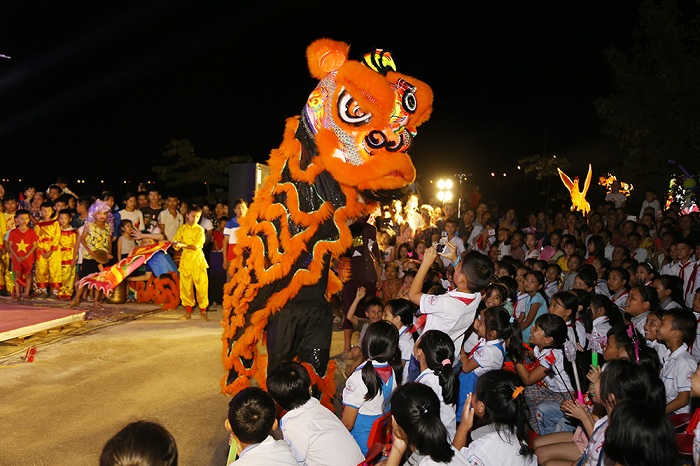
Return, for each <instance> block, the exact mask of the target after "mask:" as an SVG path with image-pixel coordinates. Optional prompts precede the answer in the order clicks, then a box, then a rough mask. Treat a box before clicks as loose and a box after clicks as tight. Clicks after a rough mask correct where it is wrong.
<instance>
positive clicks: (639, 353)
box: [7, 190, 700, 466]
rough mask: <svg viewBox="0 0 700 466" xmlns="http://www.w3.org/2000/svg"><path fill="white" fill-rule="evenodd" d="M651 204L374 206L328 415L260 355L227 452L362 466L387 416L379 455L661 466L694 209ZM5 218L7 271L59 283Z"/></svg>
mask: <svg viewBox="0 0 700 466" xmlns="http://www.w3.org/2000/svg"><path fill="white" fill-rule="evenodd" d="M654 201H655V194H654V193H653V191H651V190H650V191H649V192H648V193H647V196H646V201H645V202H646V205H645V207H644V208H643V210H642V211H641V212H640V215H639V216H638V217H637V216H636V215H635V216H634V217H631V216H628V212H627V211H626V210H625V208H624V207H620V208H618V207H615V202H614V201H612V200H608V201H605V202H603V203H601V204H600V205H599V206H595V208H594V210H593V211H592V212H591V213H590V214H589V215H588V216H586V217H583V216H582V215H580V214H578V213H576V212H558V213H555V214H548V213H533V214H532V215H529V216H527V217H523V218H518V215H517V212H515V211H513V210H512V209H511V210H509V211H508V212H507V215H504V217H503V218H502V219H499V218H497V217H496V216H495V215H492V213H491V212H489V209H488V206H486V205H485V204H481V205H479V206H477V208H476V209H475V210H473V211H470V210H467V211H465V212H460V213H458V212H457V211H456V208H455V206H454V205H451V204H447V205H445V206H444V208H443V209H438V208H434V207H433V206H429V205H422V206H421V207H420V208H418V205H419V204H418V203H417V202H416V200H415V199H413V200H411V201H410V202H409V203H408V204H407V205H408V206H412V207H409V208H408V209H403V210H402V209H401V206H400V203H392V205H391V206H386V209H385V210H384V211H382V212H378V213H377V215H376V216H375V217H374V219H373V220H374V222H375V225H376V230H377V238H378V240H377V241H376V244H377V245H378V247H379V252H380V254H378V255H376V257H373V258H374V259H375V260H376V261H377V270H378V272H377V280H376V282H375V283H372V287H371V289H370V288H367V287H366V286H364V285H362V286H357V287H356V288H353V289H352V293H351V294H350V293H346V295H347V296H345V298H346V300H347V302H346V303H344V305H345V307H346V313H345V315H344V316H343V320H344V322H342V323H341V326H342V328H344V329H345V330H346V331H347V332H348V333H349V334H350V335H352V332H353V331H359V332H360V335H359V340H358V345H357V346H355V347H352V346H350V345H349V343H348V345H347V347H346V348H344V351H343V354H342V355H340V356H339V357H338V360H339V365H340V366H341V367H343V368H344V372H345V375H346V380H345V384H344V387H343V389H342V395H341V398H342V405H343V407H342V412H338V413H333V412H331V411H328V410H326V408H324V407H322V406H321V405H320V404H319V402H318V401H317V400H316V399H315V398H313V397H312V396H311V393H312V392H311V380H310V378H309V377H308V374H307V373H306V370H305V369H304V367H303V366H301V365H299V364H297V363H292V362H285V363H282V364H280V365H278V366H274V367H270V368H269V369H268V380H267V387H266V390H262V389H260V388H248V389H245V390H243V391H241V392H240V393H238V394H237V395H236V396H235V397H234V398H233V399H232V400H231V403H230V410H229V418H228V421H227V426H228V427H229V428H230V430H231V432H232V435H231V437H232V451H233V452H234V453H233V454H232V455H231V457H230V461H231V462H234V460H235V462H234V464H295V463H296V464H309V465H313V464H338V465H344V464H347V465H357V464H361V463H362V462H363V461H364V458H365V455H367V454H369V453H370V452H371V450H372V446H373V445H371V444H370V443H369V442H370V438H371V436H370V433H371V431H372V428H373V427H374V426H375V425H376V423H377V422H379V421H381V420H382V419H384V418H385V417H386V416H387V415H390V417H391V420H392V423H391V424H392V426H393V427H392V432H391V434H392V435H391V440H390V442H389V445H388V446H385V448H384V450H383V451H382V453H381V455H379V456H380V458H381V461H383V462H385V464H386V465H401V464H420V465H438V464H439V465H473V464H474V465H501V464H516V465H528V466H530V465H536V464H541V465H545V464H546V465H558V464H581V465H593V464H621V465H672V464H676V463H677V461H678V458H679V457H680V454H681V453H680V452H679V451H678V449H677V446H676V443H675V434H674V424H673V422H674V420H675V419H676V417H674V416H678V415H683V414H686V413H690V412H691V411H693V410H694V409H696V397H700V382H699V380H700V372H698V361H700V329H698V319H699V318H700V279H699V278H698V276H699V275H700V261H697V262H696V258H698V259H700V221H698V214H697V213H687V212H682V211H681V210H680V208H679V206H677V205H674V204H672V205H670V206H669V207H668V208H666V209H665V210H662V209H661V206H660V204H659V202H658V200H656V202H654ZM127 212H128V211H127ZM635 214H636V212H635ZM129 215H133V214H129V213H127V214H126V216H127V217H128V216H129ZM198 216H199V210H198V209H197V208H190V209H188V211H187V212H185V217H186V222H183V223H184V226H183V227H181V228H182V229H180V230H178V231H177V234H176V235H175V237H174V238H173V241H174V242H175V244H176V245H177V246H179V247H182V248H184V249H185V251H184V253H183V256H182V257H183V259H182V260H181V264H182V263H183V260H184V258H185V255H184V254H185V253H187V254H189V252H190V251H192V252H195V251H197V255H196V257H195V256H193V257H192V259H191V260H190V259H188V260H187V261H186V262H187V263H189V262H191V263H192V264H195V265H193V268H205V267H206V264H207V263H206V261H203V258H202V256H200V255H199V254H200V253H201V250H202V246H203V242H204V241H205V239H203V238H205V236H206V233H203V230H202V231H200V228H202V227H199V228H196V227H197V226H199V225H198V220H199V219H198ZM14 217H15V218H16V224H17V225H16V226H17V228H15V229H13V232H12V234H10V235H8V238H7V241H8V243H7V244H8V250H11V251H12V255H11V260H12V261H13V267H14V264H15V262H16V263H17V266H16V269H14V270H18V271H20V274H19V275H20V276H26V275H27V273H24V274H22V271H27V270H32V268H34V269H35V270H36V271H37V272H35V274H36V275H35V277H36V278H35V281H37V283H38V284H39V285H40V286H41V285H43V284H46V287H47V288H52V289H53V287H60V284H59V282H55V281H52V279H51V262H50V257H51V250H52V248H54V247H56V249H55V251H58V250H59V249H60V246H58V243H57V245H56V246H53V245H51V244H50V242H48V241H44V242H41V241H39V237H40V234H45V231H47V230H46V229H44V230H41V231H38V230H37V231H35V233H34V235H33V236H32V233H28V232H29V231H33V230H31V228H29V224H30V223H32V222H34V224H35V225H39V224H40V223H42V222H45V221H47V220H46V219H44V217H36V216H32V215H31V214H30V213H29V212H27V213H22V214H19V213H18V214H16V215H15V216H14ZM48 218H51V216H50V215H49V216H48ZM97 218H99V217H97ZM122 219H124V217H122ZM129 220H131V222H132V228H133V225H134V220H133V219H131V218H129ZM525 220H526V221H525ZM103 221H104V220H103ZM136 221H140V220H136ZM143 222H144V223H148V221H147V220H146V218H144V220H143ZM64 223H65V221H64V222H62V223H60V224H59V225H61V228H62V225H63V224H64ZM107 223H109V222H108V221H107ZM223 223H225V222H223ZM100 225H102V224H101V223H98V224H97V226H98V227H100ZM124 225H125V227H124V229H125V230H127V231H128V228H129V227H128V223H124ZM235 225H238V223H236V224H235ZM235 225H234V226H233V228H235ZM61 228H59V229H58V230H59V231H60V230H61ZM15 230H16V233H15V232H14V231H15ZM190 230H191V231H190ZM90 231H92V230H87V233H86V230H83V233H82V234H81V236H80V238H79V239H78V241H79V242H80V243H81V244H82V243H86V244H87V245H90V244H91V243H90V241H88V240H85V239H84V238H85V237H86V235H89V234H90ZM223 231H231V230H223ZM42 232H44V233H42ZM21 235H29V236H32V237H31V238H24V237H23V236H21ZM108 236H109V235H108ZM110 238H111V236H110ZM94 242H95V243H96V240H95V241H94ZM229 242H232V243H235V238H233V239H229V241H227V243H226V244H228V243H229ZM124 243H128V237H127V239H126V240H122V241H121V242H120V246H119V248H120V251H119V252H120V253H122V251H121V248H122V247H123V246H124ZM19 245H28V246H25V247H23V248H20V247H19ZM40 245H41V248H43V249H41V251H43V252H41V253H40V254H38V255H37V254H35V252H36V251H32V248H35V250H39V249H40ZM129 247H130V246H129V245H128V244H127V245H126V249H128V248H129ZM109 251H110V250H109V249H108V252H109ZM47 252H48V254H47ZM86 252H87V253H88V257H89V256H90V251H86ZM30 256H31V257H30ZM35 257H36V259H34V258H35ZM39 257H42V264H43V265H41V273H39V272H38V270H39ZM26 261H36V264H33V263H31V262H26ZM25 262H26V263H25ZM45 270H48V277H49V278H48V279H45V276H46V275H45V273H44V271H45ZM180 273H181V275H182V274H183V271H182V270H181V271H180ZM195 275H196V274H193V275H192V276H191V277H190V278H188V279H187V280H184V282H185V283H189V285H188V286H189V287H190V288H189V289H188V291H187V292H185V293H182V294H183V302H184V303H185V305H186V306H190V307H188V308H187V309H188V315H189V312H191V309H192V308H194V306H195V305H198V306H199V308H200V310H202V309H205V308H206V305H207V295H206V292H203V291H204V290H203V289H204V288H205V287H204V285H203V284H202V283H201V282H199V283H198V279H199V278H201V277H199V278H198V277H197V276H195ZM205 275H206V272H205ZM16 276H17V274H16V275H15V277H16ZM25 278H26V277H25ZM40 280H41V281H40ZM18 285H21V286H23V287H24V288H21V289H22V290H29V289H31V287H30V286H29V285H27V282H26V281H25V282H21V283H18ZM192 288H194V290H196V293H197V299H196V300H195V299H194V291H193V290H192ZM18 289H19V288H18ZM370 290H371V291H370ZM374 290H376V292H375V291H374ZM346 291H348V290H346ZM205 316H206V314H205V313H204V312H203V318H204V317H205ZM697 438H698V439H699V440H698V445H697V446H696V448H695V450H696V451H700V431H698V432H697ZM329 446H330V448H329ZM696 456H697V454H696ZM236 458H238V459H236ZM373 461H374V460H373ZM688 461H690V460H688ZM693 461H694V463H693V464H695V463H696V462H697V461H698V458H697V457H696V458H695V459H694V460H693Z"/></svg>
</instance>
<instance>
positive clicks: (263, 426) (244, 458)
mask: <svg viewBox="0 0 700 466" xmlns="http://www.w3.org/2000/svg"><path fill="white" fill-rule="evenodd" d="M275 412H276V409H275V401H274V400H273V399H272V396H270V394H269V393H266V392H265V391H264V390H263V389H261V388H257V387H248V388H246V389H243V390H241V391H240V392H238V394H237V395H236V396H234V397H233V399H232V400H231V401H230V402H229V404H228V419H226V424H225V425H226V429H227V430H229V431H231V432H232V433H233V439H232V442H236V444H237V447H238V448H237V451H238V459H237V460H236V461H234V462H231V463H229V466H245V465H250V466H259V465H264V464H270V465H272V464H274V465H280V466H298V463H297V460H296V459H295V458H294V455H292V452H291V450H290V449H289V445H287V444H286V443H285V441H284V440H275V439H274V438H272V436H271V435H270V432H271V431H273V430H275V429H277V419H276V418H275Z"/></svg>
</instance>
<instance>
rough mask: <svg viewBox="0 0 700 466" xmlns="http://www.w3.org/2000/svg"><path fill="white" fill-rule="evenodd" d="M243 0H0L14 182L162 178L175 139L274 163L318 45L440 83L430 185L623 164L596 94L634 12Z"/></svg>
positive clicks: (427, 141) (2, 115)
mask: <svg viewBox="0 0 700 466" xmlns="http://www.w3.org/2000/svg"><path fill="white" fill-rule="evenodd" d="M241 3H243V2H233V1H230V0H214V1H196V2H186V1H181V0H171V1H157V0H153V1H143V2H123V1H121V2H115V1H100V2H94V1H90V2H87V1H82V0H80V1H79V0H76V1H69V2H38V1H30V0H3V1H2V2H1V3H0V54H5V55H9V56H11V57H12V59H11V60H4V59H0V108H1V109H2V111H1V112H0V154H2V160H3V162H4V170H3V173H2V178H11V179H12V180H16V179H18V178H23V179H24V181H26V180H29V181H32V182H35V183H37V184H41V183H44V182H46V183H48V182H49V181H52V179H51V178H52V177H53V176H54V174H55V173H57V171H56V170H58V171H59V172H62V173H65V174H68V175H69V176H71V177H73V178H87V179H99V178H104V179H106V180H109V181H108V182H110V183H111V182H112V180H123V179H128V180H131V181H134V182H138V181H142V180H147V179H155V175H153V174H152V172H151V170H150V168H151V167H152V166H153V165H156V164H159V163H161V162H162V160H161V153H162V152H163V149H164V147H165V145H166V144H167V142H168V140H169V139H170V138H186V139H189V140H190V141H191V142H192V143H193V145H194V147H195V149H196V152H197V154H198V155H199V156H202V157H207V158H217V157H225V156H232V155H246V154H249V155H251V156H252V157H253V158H254V159H256V161H260V162H264V161H265V159H266V158H267V154H268V153H269V151H270V149H272V148H274V147H276V146H277V145H278V144H279V142H280V141H281V137H282V129H283V125H284V120H285V118H287V117H289V116H292V115H296V114H298V113H299V112H300V111H301V108H302V106H303V104H304V102H305V100H306V97H307V96H308V94H309V93H310V92H311V90H313V88H314V87H315V84H316V83H315V82H314V80H313V79H312V78H311V77H310V76H309V74H308V70H307V68H306V59H305V49H306V46H307V45H308V44H309V43H310V42H311V41H313V40H314V39H316V38H319V37H330V38H333V39H337V40H343V41H345V42H348V43H349V44H350V45H351V58H354V59H357V58H359V57H360V56H361V54H362V53H364V52H366V51H369V50H370V49H371V48H373V47H375V46H379V47H383V48H387V49H389V50H391V51H392V54H393V56H394V59H395V61H396V63H397V67H398V69H399V71H401V72H404V73H406V74H409V75H413V76H415V77H417V78H419V79H421V80H423V81H425V82H427V83H428V84H430V85H431V86H432V87H433V90H434V93H435V104H434V112H433V117H432V119H431V120H430V121H429V122H427V123H426V124H425V125H423V126H422V127H421V128H419V135H418V137H417V138H416V139H415V146H414V148H413V150H412V152H411V153H412V156H413V158H414V162H415V164H416V167H417V169H418V173H419V177H420V178H419V181H421V182H422V183H423V184H425V183H426V182H427V180H428V179H431V178H433V177H439V176H441V175H444V174H452V173H455V172H465V173H473V174H474V175H475V178H476V179H479V178H481V176H482V175H483V174H485V173H487V172H491V171H494V170H498V171H508V172H512V171H513V170H514V169H515V164H516V162H515V161H516V160H517V159H518V158H521V157H524V156H527V155H533V154H541V153H544V151H545V145H546V150H547V152H548V153H550V154H556V155H557V156H558V157H566V158H568V159H569V161H570V162H571V164H572V168H571V171H572V172H577V171H583V170H584V166H585V164H586V163H587V162H588V161H591V160H592V161H594V163H597V164H598V165H597V166H599V167H601V169H602V168H603V167H607V166H609V164H610V163H611V162H613V161H614V158H615V156H616V155H617V154H616V151H615V145H614V143H612V141H610V140H609V139H606V138H604V137H603V136H601V134H600V127H601V123H600V121H599V119H598V117H597V115H596V114H595V111H594V109H593V106H592V102H593V100H594V99H595V98H597V97H600V96H604V95H607V94H609V93H611V92H612V91H613V89H612V86H611V78H610V76H611V72H610V68H609V66H608V65H607V63H606V62H605V59H604V57H603V50H604V49H605V48H606V47H609V46H616V47H618V48H621V49H623V50H629V48H630V46H631V44H632V41H633V34H632V31H633V29H634V28H635V27H636V23H637V11H636V8H637V7H636V5H637V2H632V1H628V0H616V1H614V2H611V1H609V0H608V1H568V2H561V1H542V2H535V1H527V2H523V1H520V2H378V1H377V2H353V7H352V10H348V9H342V8H341V7H333V6H330V5H332V4H333V3H332V2H317V1H301V2H264V1H259V2H245V3H250V5H254V6H244V7H241V6H239V4H241ZM348 3H349V2H342V4H343V5H347V4H348ZM340 4H341V3H338V5H340ZM346 8H347V7H346ZM545 128H546V129H545ZM56 164H59V166H60V167H61V168H59V169H56V168H54V167H55V166H56ZM594 168H595V167H594ZM573 174H576V173H573ZM486 183H487V181H484V182H483V184H486ZM87 188H89V186H88V187H87Z"/></svg>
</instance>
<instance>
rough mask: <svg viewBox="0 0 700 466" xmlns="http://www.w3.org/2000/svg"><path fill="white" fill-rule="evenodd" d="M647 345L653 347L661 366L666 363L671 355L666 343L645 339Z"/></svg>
mask: <svg viewBox="0 0 700 466" xmlns="http://www.w3.org/2000/svg"><path fill="white" fill-rule="evenodd" d="M647 346H650V347H652V348H654V350H655V351H656V354H658V355H659V361H661V365H662V366H663V365H664V364H666V360H667V359H668V357H669V356H670V355H671V350H669V349H668V347H667V346H666V345H664V344H663V343H659V342H658V341H656V340H647Z"/></svg>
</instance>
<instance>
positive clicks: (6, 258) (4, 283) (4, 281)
mask: <svg viewBox="0 0 700 466" xmlns="http://www.w3.org/2000/svg"><path fill="white" fill-rule="evenodd" d="M14 287H15V282H14V280H13V279H12V270H10V254H8V253H7V252H6V251H5V249H4V248H3V249H2V254H0V289H2V288H5V289H6V290H7V292H8V293H12V290H13V289H14Z"/></svg>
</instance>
